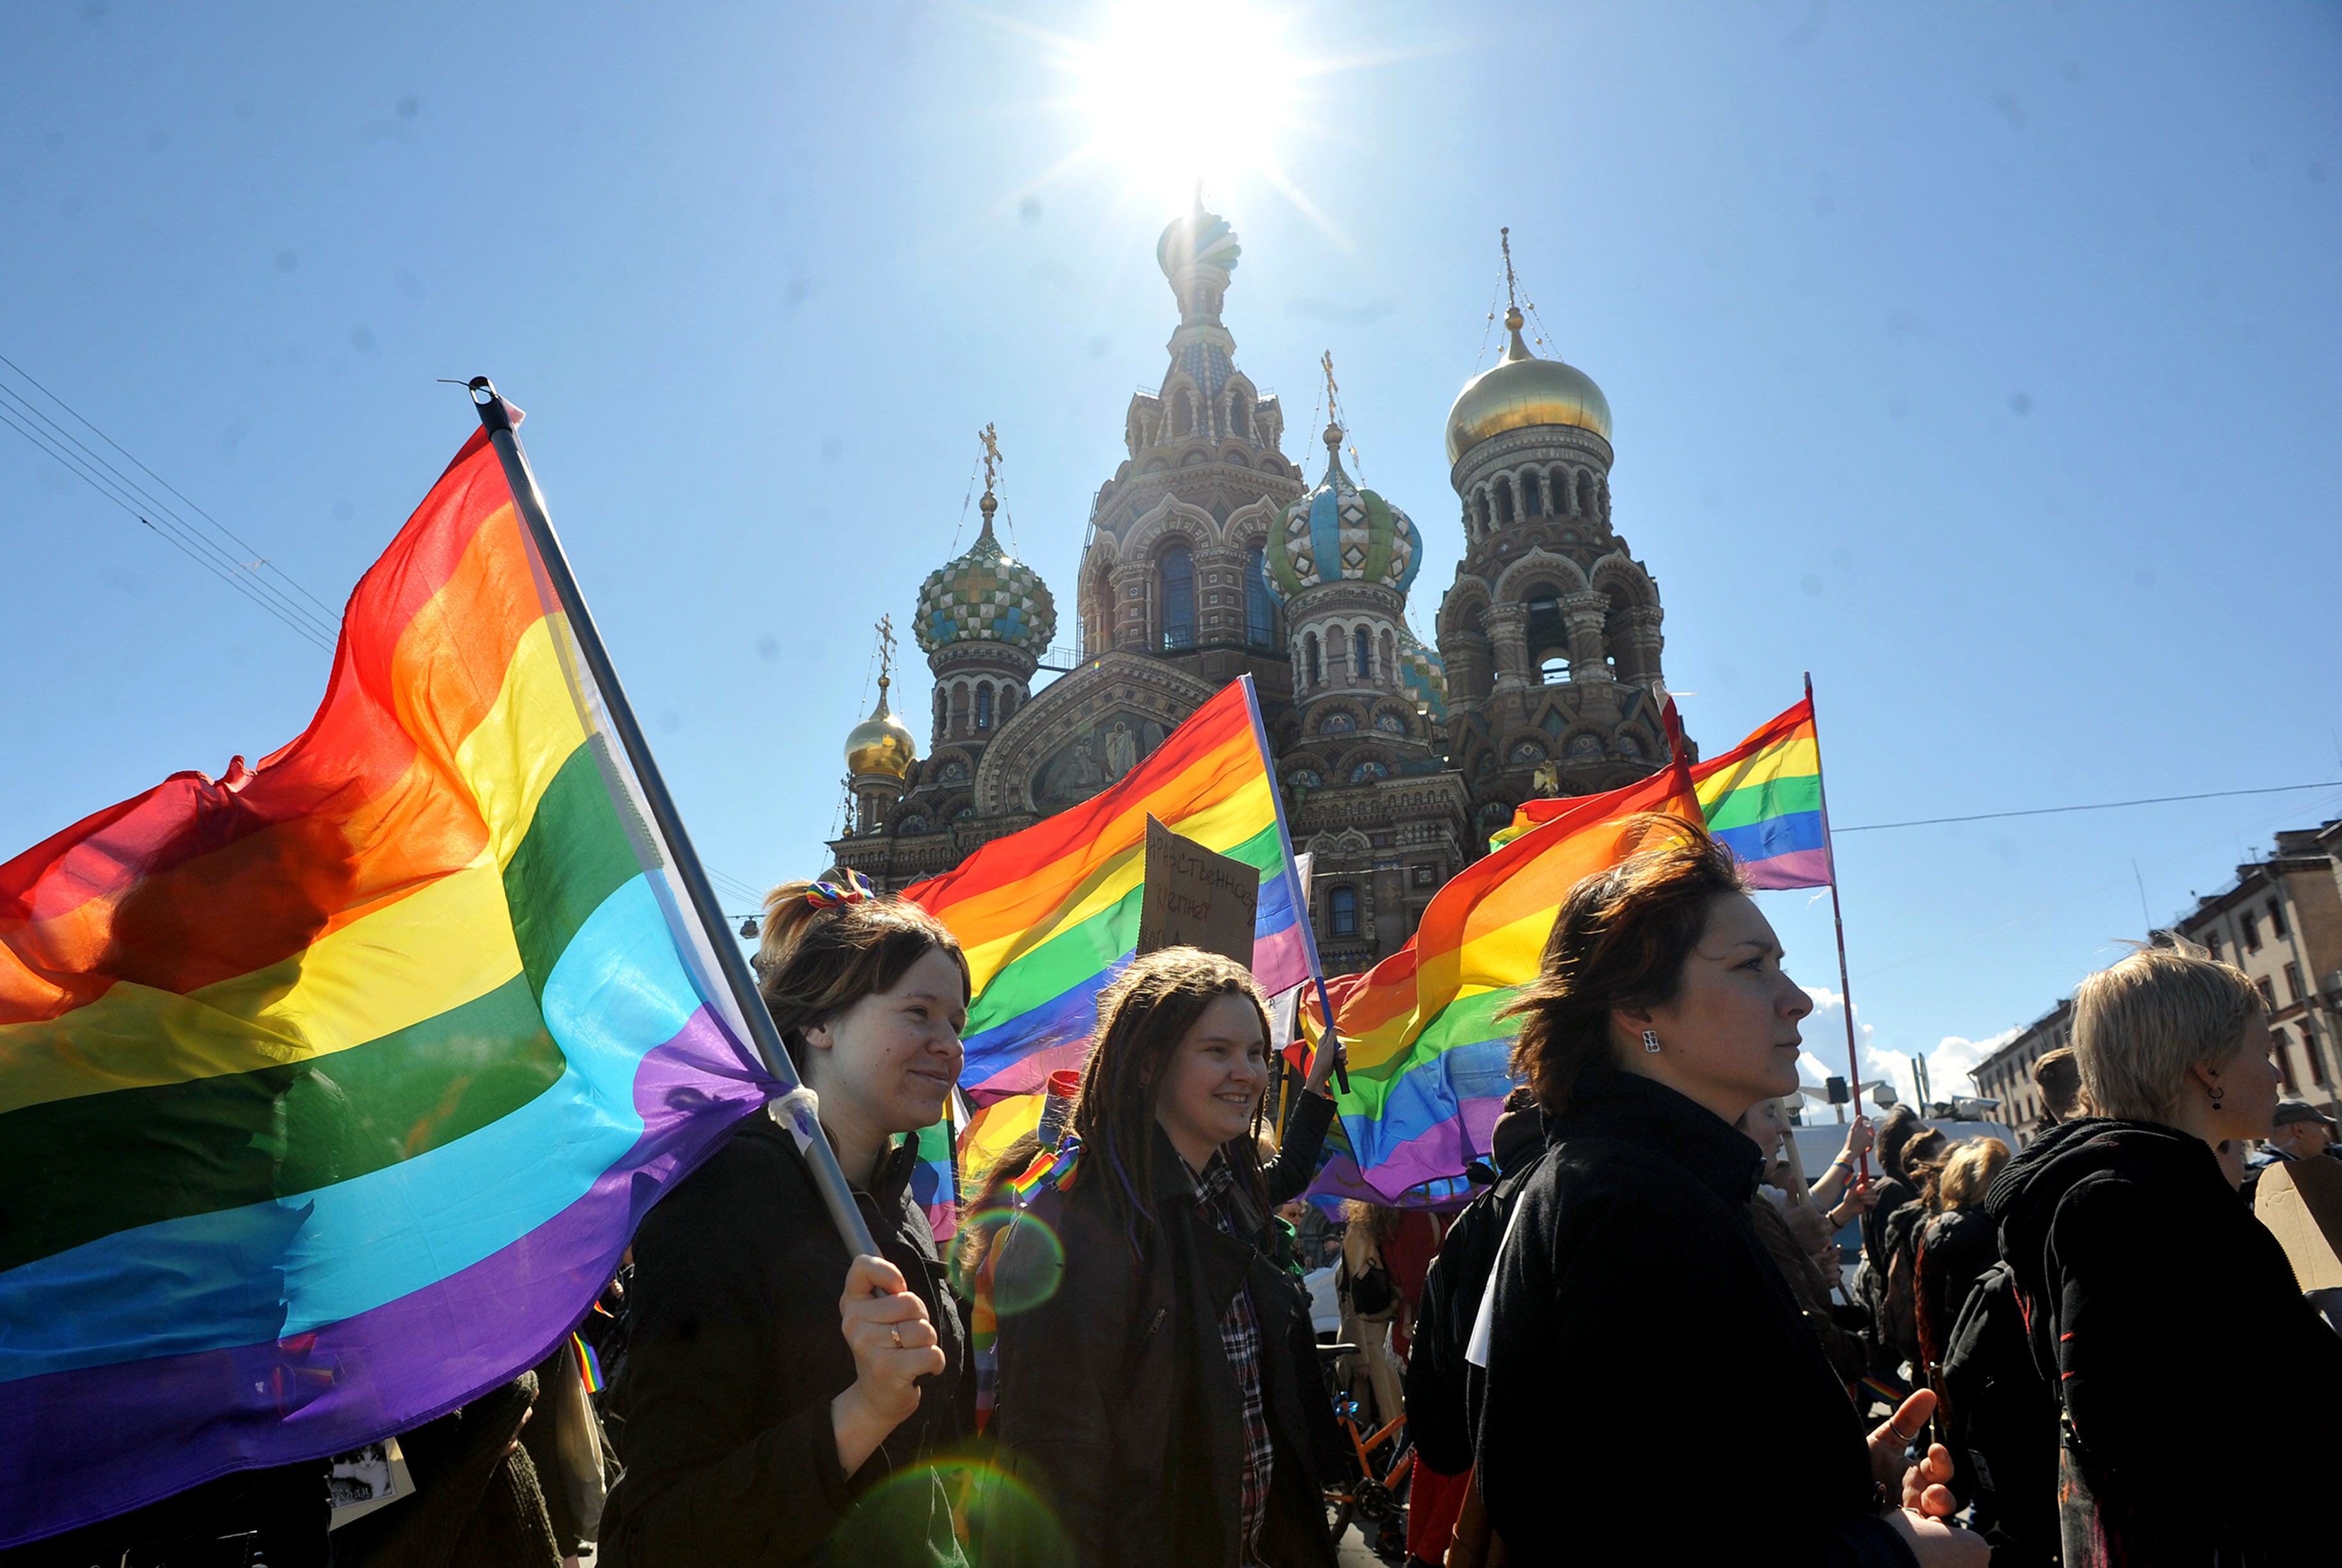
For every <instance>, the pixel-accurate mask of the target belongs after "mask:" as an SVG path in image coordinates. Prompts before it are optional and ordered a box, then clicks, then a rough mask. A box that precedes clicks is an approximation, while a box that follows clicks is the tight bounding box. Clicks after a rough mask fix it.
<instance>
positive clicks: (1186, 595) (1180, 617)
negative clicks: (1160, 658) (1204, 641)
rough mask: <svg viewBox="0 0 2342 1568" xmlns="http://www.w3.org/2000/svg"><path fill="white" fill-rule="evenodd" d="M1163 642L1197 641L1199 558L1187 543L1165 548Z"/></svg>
mask: <svg viewBox="0 0 2342 1568" xmlns="http://www.w3.org/2000/svg"><path fill="white" fill-rule="evenodd" d="M1163 645H1164V646H1165V647H1166V648H1192V647H1194V646H1195V645H1196V558H1195V557H1194V556H1193V555H1190V554H1187V547H1186V545H1184V544H1174V545H1172V546H1171V548H1169V549H1168V550H1166V551H1164V552H1163Z"/></svg>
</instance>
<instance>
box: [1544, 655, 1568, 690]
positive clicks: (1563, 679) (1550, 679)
mask: <svg viewBox="0 0 2342 1568" xmlns="http://www.w3.org/2000/svg"><path fill="white" fill-rule="evenodd" d="M1537 679H1538V680H1539V681H1542V682H1543V683H1544V684H1546V685H1548V686H1560V685H1566V684H1568V683H1569V659H1568V657H1567V656H1566V654H1548V655H1546V661H1545V663H1543V664H1539V665H1538V666H1537Z"/></svg>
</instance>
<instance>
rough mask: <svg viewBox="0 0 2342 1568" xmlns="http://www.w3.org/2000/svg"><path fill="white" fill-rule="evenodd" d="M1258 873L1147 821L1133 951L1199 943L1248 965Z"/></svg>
mask: <svg viewBox="0 0 2342 1568" xmlns="http://www.w3.org/2000/svg"><path fill="white" fill-rule="evenodd" d="M1259 908H1260V872H1259V870H1258V869H1257V868H1256V867H1254V866H1249V865H1246V864H1245V863H1244V862H1243V861H1240V860H1231V859H1229V858H1228V857H1227V856H1226V855H1225V854H1215V853H1213V852H1212V851H1211V850H1208V849H1206V848H1205V847H1204V846H1203V845H1202V844H1197V843H1196V841H1195V840H1194V839H1192V838H1182V837H1181V836H1179V834H1176V833H1173V832H1172V831H1171V830H1170V829H1169V828H1167V827H1165V826H1164V825H1163V824H1161V823H1159V822H1157V821H1156V820H1155V818H1153V817H1152V816H1149V817H1148V818H1147V819H1146V888H1145V891H1144V892H1142V893H1141V894H1140V895H1139V904H1138V951H1139V952H1141V953H1152V952H1154V951H1155V950H1156V948H1158V947H1200V948H1202V949H1203V950H1204V951H1205V952H1206V953H1216V954H1219V955H1220V956H1221V957H1223V958H1233V959H1235V960H1236V962H1237V963H1238V964H1243V965H1244V966H1245V967H1246V968H1247V969H1249V968H1251V967H1252V935H1253V918H1254V916H1255V914H1256V913H1257V912H1258V910H1259Z"/></svg>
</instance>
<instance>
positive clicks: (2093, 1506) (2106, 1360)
mask: <svg viewBox="0 0 2342 1568" xmlns="http://www.w3.org/2000/svg"><path fill="white" fill-rule="evenodd" d="M1985 1209H1986V1212H1987V1213H1990V1214H1992V1215H1993V1216H1995V1217H1996V1218H1997V1220H1998V1221H1999V1223H2000V1240H2001V1253H2002V1255H2003V1256H2004V1257H2006V1258H2007V1260H2008V1263H2009V1264H2010V1266H2011V1268H2013V1269H2014V1270H2015V1271H2016V1276H2017V1293H2018V1295H2019V1297H2020V1298H2021V1299H2022V1300H2023V1301H2024V1303H2025V1304H2026V1319H2027V1322H2028V1323H2030V1324H2031V1326H2032V1339H2033V1351H2034V1356H2035V1359H2036V1361H2037V1363H2039V1365H2040V1366H2041V1368H2042V1369H2043V1371H2044V1373H2046V1374H2047V1375H2048V1376H2049V1377H2050V1380H2051V1381H2052V1382H2054V1383H2056V1384H2057V1386H2058V1387H2059V1388H2060V1389H2061V1390H2062V1392H2063V1394H2064V1401H2065V1415H2066V1424H2067V1432H2068V1435H2067V1445H2066V1450H2065V1452H2064V1453H2063V1455H2062V1460H2063V1462H2064V1465H2065V1471H2066V1477H2065V1479H2066V1483H2067V1489H2068V1491H2069V1493H2072V1492H2073V1491H2075V1489H2076V1488H2078V1495H2069V1498H2068V1501H2067V1506H2066V1512H2065V1517H2064V1519H2063V1521H2062V1524H2063V1528H2064V1531H2065V1534H2066V1540H2067V1555H2066V1560H2067V1562H2068V1563H2079V1562H2089V1561H2095V1560H2097V1559H2094V1558H2092V1557H2090V1556H2089V1555H2088V1552H2089V1551H2091V1550H2096V1549H2098V1548H2099V1546H2100V1544H2101V1543H2102V1544H2103V1550H2104V1552H2105V1553H2107V1556H2106V1558H2105V1560H2106V1561H2109V1562H2117V1563H2123V1564H2125V1568H2161V1565H2163V1564H2174V1563H2177V1564H2188V1565H2190V1568H2194V1565H2198V1564H2210V1563H2219V1564H2221V1565H2222V1568H2235V1565H2237V1564H2243V1565H2246V1568H2260V1565H2262V1564H2272V1563H2307V1562H2316V1561H2331V1557H2332V1550H2333V1537H2332V1531H2333V1523H2332V1504H2331V1498H2332V1489H2333V1484H2334V1478H2335V1476H2336V1475H2337V1474H2342V1339H2337V1337H2336V1336H2335V1334H2334V1333H2333V1332H2332V1331H2331V1330H2329V1329H2327V1327H2326V1325H2325V1323H2323V1322H2321V1321H2320V1320H2319V1319H2318V1317H2317V1313H2314V1312H2312V1311H2311V1310H2310V1308H2309V1306H2308V1305H2307V1303H2305V1302H2304V1301H2303V1300H2302V1299H2301V1292H2300V1290H2299V1288H2298V1287H2297V1285H2296V1283H2295V1282H2294V1277H2293V1270H2292V1267H2291V1266H2290V1265H2289V1264H2288V1263H2287V1262H2286V1257H2285V1253H2284V1250H2283V1249H2282V1248H2280V1247H2279V1246H2278V1245H2277V1238H2276V1237H2274V1236H2272V1235H2270V1234H2269V1233H2268V1231H2267V1228H2266V1227H2265V1226H2263V1225H2262V1224H2260V1223H2259V1222H2257V1220H2255V1219H2254V1218H2253V1216H2252V1215H2251V1214H2250V1213H2247V1211H2246V1210H2245V1208H2244V1206H2243V1205H2242V1204H2240V1203H2237V1197H2236V1193H2234V1192H2233V1191H2231V1190H2230V1188H2229V1186H2228V1183H2227V1178H2226V1177H2225V1176H2223V1175H2222V1174H2221V1172H2220V1166H2219V1162H2218V1160H2217V1157H2216V1156H2215V1155H2214V1154H2213V1153H2212V1151H2211V1149H2210V1148H2209V1147H2208V1146H2207V1144H2205V1143H2204V1142H2203V1140H2202V1139H2200V1138H2193V1137H2190V1136H2188V1135H2187V1134H2185V1133H2181V1132H2179V1131H2177V1129H2174V1128H2171V1127H2165V1126H2158V1125H2157V1124H2153V1123H2148V1122H2127V1121H2115V1120H2111V1119H2108V1118H2105V1117H2090V1118H2087V1119H2084V1120H2081V1121H2075V1122H2068V1123H2066V1124H2063V1125H2060V1126H2057V1127H2055V1128H2052V1129H2051V1130H2050V1131H2049V1132H2047V1133H2046V1134H2043V1135H2042V1136H2041V1137H2040V1138H2039V1139H2037V1140H2036V1141H2035V1143H2034V1144H2032V1146H2031V1147H2029V1148H2027V1150H2026V1151H2025V1152H2024V1153H2023V1154H2019V1155H2017V1158H2016V1159H2014V1160H2013V1161H2011V1162H2010V1163H2009V1165H2008V1168H2007V1170H2005V1171H2003V1172H2002V1173H2001V1174H2000V1177H1999V1179H1998V1180H1997V1181H1996V1182H1995V1183H1993V1186H1992V1191H1991V1192H1990V1193H1988V1194H1987V1196H1986V1199H1985Z"/></svg>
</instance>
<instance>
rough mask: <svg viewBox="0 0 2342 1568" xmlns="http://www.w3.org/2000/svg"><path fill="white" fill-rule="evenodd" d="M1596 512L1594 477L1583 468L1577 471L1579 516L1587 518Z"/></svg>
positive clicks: (1577, 509) (1577, 508)
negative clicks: (1587, 515)
mask: <svg viewBox="0 0 2342 1568" xmlns="http://www.w3.org/2000/svg"><path fill="white" fill-rule="evenodd" d="M1593 510H1594V475H1593V474H1590V473H1588V472H1587V471H1586V470H1585V469H1583V468H1581V469H1579V470H1578V471H1577V507H1576V511H1577V514H1578V515H1579V516H1581V517H1583V516H1586V514H1589V513H1591V512H1592V511H1593Z"/></svg>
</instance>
